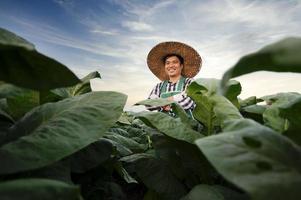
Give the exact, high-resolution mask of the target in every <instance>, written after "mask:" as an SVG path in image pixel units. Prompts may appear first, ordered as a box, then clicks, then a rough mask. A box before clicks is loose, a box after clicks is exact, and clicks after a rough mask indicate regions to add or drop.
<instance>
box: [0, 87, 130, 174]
mask: <svg viewBox="0 0 301 200" xmlns="http://www.w3.org/2000/svg"><path fill="white" fill-rule="evenodd" d="M125 101H126V96H125V95H123V94H120V93H116V92H92V93H88V94H85V95H80V96H76V97H73V98H68V99H66V100H63V101H60V102H57V103H48V104H44V105H42V106H40V107H36V108H35V109H33V110H32V111H31V112H29V113H27V114H26V115H25V116H24V117H23V118H22V119H21V120H19V121H18V122H17V123H16V124H15V125H14V126H12V127H11V129H10V132H9V133H8V135H7V139H6V141H5V143H7V144H5V145H3V146H2V147H1V148H0V162H1V163H2V164H1V166H0V174H8V173H15V172H19V171H25V170H29V169H36V168H39V167H43V166H46V165H49V164H51V163H53V162H55V161H58V160H60V159H62V158H64V157H66V156H68V155H70V154H72V153H74V152H76V151H78V150H80V149H81V148H83V147H85V146H87V145H89V144H91V143H92V142H94V141H96V140H98V139H99V138H100V137H101V136H103V135H104V134H105V132H106V131H107V129H108V128H109V127H111V126H112V125H113V124H114V123H115V122H116V121H117V120H118V118H119V116H120V114H121V112H122V109H123V106H124V104H125ZM8 142H9V143H8Z"/></svg>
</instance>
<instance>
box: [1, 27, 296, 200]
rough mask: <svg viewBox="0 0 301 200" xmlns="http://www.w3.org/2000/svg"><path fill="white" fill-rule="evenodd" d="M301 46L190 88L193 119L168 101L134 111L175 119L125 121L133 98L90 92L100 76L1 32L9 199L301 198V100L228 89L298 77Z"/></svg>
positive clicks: (285, 46) (292, 43)
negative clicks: (252, 75)
mask: <svg viewBox="0 0 301 200" xmlns="http://www.w3.org/2000/svg"><path fill="white" fill-rule="evenodd" d="M300 44H301V43H300V39H299V38H289V39H286V40H283V41H280V42H278V43H275V44H272V45H270V46H267V47H265V48H263V49H262V50H260V51H258V52H257V53H254V54H250V55H247V56H245V57H243V58H242V59H241V60H240V61H239V62H238V63H237V64H236V65H235V66H234V67H233V68H232V69H231V70H229V71H228V72H227V73H226V74H225V75H224V78H223V81H222V82H221V81H220V80H217V79H197V80H196V81H195V82H193V83H191V84H190V86H189V87H188V88H187V93H188V95H189V96H190V97H191V98H192V99H193V100H194V101H195V103H196V108H195V110H194V111H193V114H194V118H195V119H192V118H191V117H189V116H188V115H187V114H186V112H185V111H184V110H183V109H182V108H181V107H180V106H179V105H178V104H177V103H176V102H173V101H168V100H166V99H156V100H145V101H141V102H139V103H137V104H139V105H146V106H159V107H160V106H165V105H171V107H172V111H173V112H174V113H175V116H170V115H168V114H166V113H161V112H146V111H145V112H140V113H131V112H122V109H123V107H124V104H125V101H126V96H125V95H123V94H120V93H116V92H92V89H91V85H90V80H91V79H93V78H100V74H99V73H98V72H92V73H90V74H88V75H87V76H85V77H84V78H82V79H81V80H79V79H78V78H77V77H76V76H75V75H74V74H73V73H72V72H70V70H69V69H68V68H66V67H65V66H64V65H62V64H60V63H58V62H56V61H54V60H53V59H51V58H48V57H46V56H44V55H42V54H40V53H38V52H37V51H36V50H35V48H34V46H33V45H32V44H31V43H29V42H28V41H26V40H25V39H23V38H21V37H19V36H17V35H15V34H13V33H11V32H9V31H6V30H4V29H0V163H1V165H0V199H41V198H43V199H83V198H84V199H85V200H94V199H133V200H138V199H139V200H140V199H145V200H147V199H160V200H169V199H171V200H173V199H182V200H194V199H200V198H201V199H212V200H215V199H226V200H227V199H229V200H235V199H250V198H251V199H255V200H261V199H280V200H282V199H285V200H290V199H300V198H301V193H300V189H299V188H301V171H300V169H301V149H300V146H299V145H300V144H301V137H300V130H301V127H300V124H301V118H300V113H301V95H300V94H299V93H280V94H275V95H268V96H265V97H261V98H257V97H255V96H253V97H250V98H247V99H244V100H241V99H239V98H238V95H239V94H240V92H241V85H240V83H239V82H237V81H235V80H228V79H229V78H230V77H234V76H238V75H242V74H245V73H249V72H252V71H257V70H270V71H293V72H300V68H299V66H300V62H301V60H300V57H301V56H300V50H301V49H300ZM45 80H46V81H45ZM3 81H5V82H3ZM221 86H222V87H221ZM225 87H226V88H227V90H224V88H225ZM262 101H265V103H266V104H264V102H262ZM259 102H261V104H257V103H259ZM246 118H249V119H246ZM254 120H255V121H254ZM74 184H75V185H78V186H75V185H74ZM79 186H80V190H79ZM81 196H82V197H81Z"/></svg>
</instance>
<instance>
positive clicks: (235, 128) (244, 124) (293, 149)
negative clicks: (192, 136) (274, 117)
mask: <svg viewBox="0 0 301 200" xmlns="http://www.w3.org/2000/svg"><path fill="white" fill-rule="evenodd" d="M196 144H197V145H198V147H199V148H200V149H201V150H202V152H203V153H204V154H205V156H206V157H207V158H208V160H209V161H210V162H211V163H212V164H213V166H214V167H215V168H216V169H217V170H218V172H219V173H221V174H222V175H223V176H224V177H225V178H226V179H227V180H229V181H230V182H232V183H234V184H236V185H237V186H238V187H240V188H242V189H244V190H245V191H246V192H248V193H249V194H250V196H251V197H252V199H255V200H265V199H279V200H282V199H283V200H295V199H300V198H301V191H300V188H301V149H300V147H298V146H297V145H295V144H294V143H293V142H292V141H291V140H289V139H288V138H286V137H284V136H282V135H281V134H279V133H276V132H275V131H273V130H272V129H269V128H267V127H265V126H262V125H260V124H258V123H256V122H254V121H252V120H247V119H241V120H235V121H232V122H231V123H230V122H229V124H228V126H227V127H226V128H225V129H224V133H223V134H219V135H215V136H210V137H206V138H202V139H199V140H197V141H196Z"/></svg>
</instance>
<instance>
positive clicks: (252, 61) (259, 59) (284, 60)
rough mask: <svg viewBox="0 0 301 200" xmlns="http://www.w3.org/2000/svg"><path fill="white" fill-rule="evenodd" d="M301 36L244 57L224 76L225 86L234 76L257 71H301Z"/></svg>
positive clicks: (284, 40)
mask: <svg viewBox="0 0 301 200" xmlns="http://www.w3.org/2000/svg"><path fill="white" fill-rule="evenodd" d="M300 66H301V38H298V37H290V38H286V39H283V40H281V41H279V42H276V43H273V44H270V45H267V46H265V47H264V48H262V49H260V50H259V51H257V52H255V53H251V54H248V55H246V56H244V57H242V58H241V59H240V60H239V61H238V62H237V63H236V64H235V65H234V66H233V67H232V68H231V69H229V70H228V71H227V72H226V73H225V74H224V76H223V80H222V83H223V86H224V88H225V83H227V81H228V80H229V79H230V78H232V77H237V76H240V75H243V74H248V73H251V72H255V71H261V70H265V71H274V72H299V73H300V72H301V68H300Z"/></svg>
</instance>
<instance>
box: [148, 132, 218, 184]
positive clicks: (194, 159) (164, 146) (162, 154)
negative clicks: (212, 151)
mask: <svg viewBox="0 0 301 200" xmlns="http://www.w3.org/2000/svg"><path fill="white" fill-rule="evenodd" d="M151 139H152V146H153V147H154V149H155V152H156V156H157V157H158V158H160V159H161V160H164V161H165V162H166V163H167V164H168V167H169V168H170V170H171V171H172V172H173V174H174V175H175V176H176V177H177V178H178V179H179V180H181V181H182V182H183V183H185V186H186V187H187V188H192V187H193V186H194V185H196V184H199V183H200V182H202V183H207V184H212V183H214V181H215V180H216V179H215V177H216V172H215V171H214V169H213V167H212V166H211V165H210V164H209V162H208V161H207V159H206V158H205V156H204V155H203V154H202V153H201V152H200V151H199V150H198V148H197V146H196V145H195V144H190V143H187V142H184V141H181V140H175V139H173V138H170V137H168V136H165V135H161V134H155V135H153V136H152V137H151Z"/></svg>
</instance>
